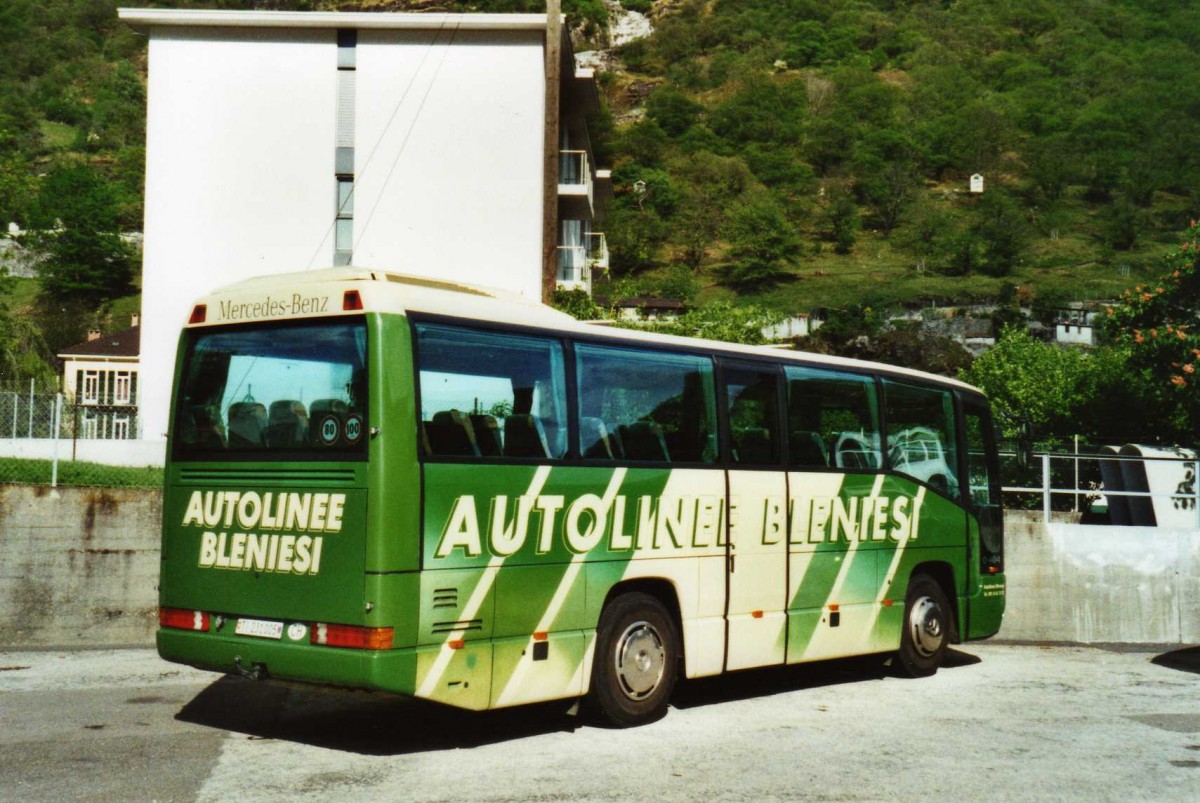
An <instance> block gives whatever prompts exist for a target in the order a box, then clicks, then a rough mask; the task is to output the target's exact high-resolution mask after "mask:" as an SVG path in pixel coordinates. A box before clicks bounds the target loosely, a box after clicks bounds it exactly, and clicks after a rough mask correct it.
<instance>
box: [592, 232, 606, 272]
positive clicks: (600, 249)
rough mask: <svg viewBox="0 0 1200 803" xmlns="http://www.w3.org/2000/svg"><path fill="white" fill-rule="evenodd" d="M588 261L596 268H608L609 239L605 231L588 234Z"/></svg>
mask: <svg viewBox="0 0 1200 803" xmlns="http://www.w3.org/2000/svg"><path fill="white" fill-rule="evenodd" d="M587 261H588V265H589V266H591V267H592V268H595V269H596V270H608V240H607V238H605V236H604V232H602V231H593V232H590V233H589V234H588V236H587Z"/></svg>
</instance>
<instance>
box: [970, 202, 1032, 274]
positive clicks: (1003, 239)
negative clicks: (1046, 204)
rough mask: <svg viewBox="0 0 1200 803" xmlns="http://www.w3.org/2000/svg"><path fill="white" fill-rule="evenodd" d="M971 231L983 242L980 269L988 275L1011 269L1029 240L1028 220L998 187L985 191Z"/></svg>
mask: <svg viewBox="0 0 1200 803" xmlns="http://www.w3.org/2000/svg"><path fill="white" fill-rule="evenodd" d="M973 231H974V234H975V236H976V237H978V239H979V242H980V244H981V245H982V246H983V261H982V263H981V264H980V265H979V269H980V270H981V271H982V272H983V273H986V274H988V275H989V276H1007V275H1008V274H1010V273H1012V270H1013V268H1014V267H1016V265H1017V263H1018V262H1019V261H1020V260H1021V257H1022V256H1024V254H1025V249H1026V248H1027V247H1028V243H1029V233H1028V231H1029V223H1028V221H1026V219H1025V216H1024V215H1023V214H1022V213H1021V209H1020V207H1019V206H1017V202H1016V201H1014V200H1013V198H1012V196H1011V195H1009V194H1008V193H1007V192H1005V191H1003V190H1001V189H999V188H996V189H993V190H991V191H989V192H987V193H985V194H984V196H983V198H981V199H980V201H979V219H978V220H977V222H976V223H975V225H974V227H973Z"/></svg>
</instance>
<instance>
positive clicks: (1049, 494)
mask: <svg viewBox="0 0 1200 803" xmlns="http://www.w3.org/2000/svg"><path fill="white" fill-rule="evenodd" d="M1001 456H1002V457H1005V458H1010V459H1011V458H1015V457H1016V454H1015V453H1012V452H1002V453H1001ZM1034 458H1035V464H1036V465H1038V466H1039V468H1040V474H1041V477H1040V479H1041V481H1040V483H1039V484H1038V485H1036V486H1031V485H1004V486H1003V487H1002V488H1001V490H1002V491H1003V492H1004V493H1005V494H1018V495H1021V494H1023V495H1040V496H1041V508H1042V517H1043V520H1044V521H1046V522H1047V523H1048V522H1049V521H1050V518H1051V513H1052V511H1054V509H1055V502H1054V500H1055V498H1062V497H1071V498H1072V501H1071V506H1070V510H1071V512H1075V513H1081V512H1086V510H1084V507H1083V506H1082V505H1081V502H1082V503H1086V502H1088V501H1091V500H1093V499H1096V500H1099V499H1100V498H1101V497H1102V498H1103V499H1104V500H1105V502H1106V503H1107V504H1106V510H1107V511H1109V512H1110V515H1111V510H1112V508H1113V505H1112V503H1111V501H1110V500H1116V501H1117V502H1118V503H1119V504H1128V502H1129V501H1130V500H1145V501H1144V502H1143V505H1146V504H1148V505H1150V506H1151V507H1150V509H1151V511H1152V512H1151V514H1150V516H1151V517H1152V518H1154V519H1155V520H1157V519H1158V517H1159V510H1158V508H1156V507H1154V505H1153V503H1154V500H1170V502H1171V508H1170V509H1165V508H1164V510H1165V511H1166V512H1167V513H1168V515H1170V514H1173V513H1174V511H1179V513H1178V515H1171V518H1172V519H1176V520H1179V521H1180V522H1184V521H1186V522H1187V523H1186V524H1185V525H1184V526H1194V527H1197V528H1200V481H1197V477H1198V476H1200V459H1197V458H1195V457H1163V456H1155V455H1118V454H1112V455H1108V454H1084V453H1072V452H1041V453H1037V454H1034ZM1063 463H1069V464H1070V465H1069V467H1068V470H1067V472H1066V476H1065V477H1064V476H1063V475H1064V472H1063V471H1062V470H1061V469H1060V470H1057V471H1056V470H1055V469H1056V468H1057V466H1056V464H1058V466H1061V464H1063ZM1147 463H1151V464H1157V465H1168V466H1169V465H1178V466H1179V472H1178V474H1177V475H1176V476H1175V477H1174V478H1172V479H1171V480H1170V481H1169V482H1168V483H1167V484H1168V485H1171V484H1174V486H1175V487H1174V488H1170V487H1168V488H1166V489H1163V488H1159V489H1157V490H1153V489H1150V485H1151V482H1150V481H1149V479H1148V477H1147V475H1146V473H1145V466H1146V464H1147ZM1104 464H1108V465H1110V466H1112V465H1113V464H1115V466H1116V467H1117V469H1118V470H1119V471H1122V473H1123V472H1124V470H1125V469H1127V468H1132V469H1134V470H1135V471H1137V470H1138V469H1139V468H1140V470H1141V472H1142V474H1141V476H1142V478H1143V480H1142V481H1143V482H1145V483H1146V484H1147V490H1144V491H1143V490H1126V489H1125V488H1123V487H1121V488H1116V487H1109V484H1108V483H1106V482H1104V480H1103V477H1102V476H1099V477H1098V476H1097V474H1101V475H1102V474H1103V466H1104ZM1092 467H1094V468H1095V469H1096V470H1094V471H1093V470H1089V469H1090V468H1092ZM1004 473H1005V472H1003V471H1002V472H1001V474H1002V475H1003V474H1004ZM1026 473H1028V472H1026ZM1056 475H1057V479H1056ZM1064 479H1065V480H1067V481H1068V483H1069V484H1064V483H1063V480H1064ZM1175 480H1178V482H1177V483H1176V482H1175ZM1159 482H1161V480H1160V481H1159ZM1143 509H1144V508H1143ZM1188 511H1190V515H1188ZM1131 524H1132V525H1133V526H1151V525H1150V522H1148V521H1147V522H1138V521H1132V522H1131Z"/></svg>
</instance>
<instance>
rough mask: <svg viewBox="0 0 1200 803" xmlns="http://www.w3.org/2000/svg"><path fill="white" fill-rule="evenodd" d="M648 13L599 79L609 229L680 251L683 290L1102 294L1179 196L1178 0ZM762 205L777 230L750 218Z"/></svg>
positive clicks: (752, 5)
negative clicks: (612, 206)
mask: <svg viewBox="0 0 1200 803" xmlns="http://www.w3.org/2000/svg"><path fill="white" fill-rule="evenodd" d="M638 5H643V6H644V5H648V4H644V3H642V4H638ZM652 16H653V17H654V20H655V26H656V27H655V32H654V34H653V35H652V36H651V37H649V38H648V39H645V40H640V41H637V42H634V43H631V44H629V45H626V46H625V47H624V48H622V49H621V50H620V52H619V55H620V58H621V61H622V63H623V65H624V67H625V72H623V73H616V74H613V75H610V76H609V77H608V78H607V79H606V82H605V86H606V97H607V98H608V100H609V104H610V107H611V109H612V111H613V114H614V118H615V119H616V120H619V121H621V122H620V123H618V124H617V125H616V126H615V133H614V138H613V146H614V147H613V152H612V157H613V160H614V162H615V164H616V166H617V168H616V170H615V172H614V177H615V179H616V184H617V192H618V201H617V209H616V211H615V214H614V215H613V220H612V221H611V222H610V223H609V224H608V231H609V243H610V247H611V248H612V249H613V251H614V260H615V263H616V264H617V265H618V266H619V267H620V268H621V269H623V270H639V269H645V270H651V271H653V270H655V269H656V268H661V267H662V266H665V265H669V264H682V265H685V266H686V267H687V268H688V269H689V270H692V271H694V272H695V273H696V274H697V277H698V279H699V282H700V285H701V286H702V287H703V288H704V289H703V290H702V292H701V294H700V297H701V299H702V300H703V299H706V298H715V297H731V296H734V295H740V296H742V297H747V296H748V297H749V298H751V299H753V300H755V301H757V302H760V303H763V304H766V305H770V306H774V307H777V308H780V309H782V310H787V311H790V310H797V309H799V310H806V309H810V308H812V307H815V306H822V305H829V306H835V307H836V306H845V305H850V304H855V303H863V302H867V303H875V304H885V305H886V304H894V303H901V302H915V301H921V300H926V299H929V300H934V299H944V300H946V301H951V302H957V301H966V300H972V299H979V300H987V299H990V298H995V297H996V296H997V295H998V294H1000V293H1002V292H1006V290H1005V285H1014V284H1015V285H1025V286H1027V287H1028V288H1029V290H1030V291H1031V292H1032V293H1033V294H1034V295H1041V296H1043V297H1047V298H1049V297H1055V298H1064V299H1066V298H1096V297H1111V296H1112V295H1114V294H1115V293H1116V292H1117V291H1119V290H1120V289H1123V288H1125V287H1127V286H1130V285H1131V284H1136V283H1137V281H1138V279H1139V277H1142V276H1147V275H1151V274H1152V273H1153V272H1154V270H1155V265H1156V264H1157V262H1158V259H1159V256H1160V255H1161V254H1162V253H1163V252H1164V251H1165V250H1166V248H1167V247H1168V246H1170V245H1173V244H1174V243H1175V242H1177V241H1178V236H1179V232H1180V231H1182V230H1183V229H1184V228H1185V227H1186V225H1187V222H1188V220H1189V216H1194V210H1196V209H1197V208H1198V207H1200V161H1198V160H1197V158H1196V156H1195V154H1196V153H1200V150H1198V146H1200V56H1197V52H1196V51H1197V47H1196V46H1197V44H1200V10H1198V9H1197V8H1196V7H1195V6H1194V5H1193V4H1189V3H1182V2H1178V3H1176V2H1130V1H1126V0H1093V1H1092V2H1087V3H1079V2H1065V1H1063V0H960V1H959V2H903V0H893V1H892V2H887V1H880V2H861V1H858V2H856V1H855V0H822V1H821V2H816V1H815V0H717V2H699V0H685V2H679V3H661V2H660V3H655V4H654V12H653V14H652ZM976 172H978V173H981V174H982V175H983V176H984V179H985V192H984V193H983V194H981V195H972V194H971V193H970V192H968V184H969V182H968V179H969V176H970V175H971V174H973V173H976ZM637 180H642V181H645V182H646V184H647V187H648V188H649V191H648V192H647V193H646V195H645V196H644V197H639V196H638V195H637V193H635V192H633V191H632V189H631V188H632V183H633V182H634V181H637ZM772 223H774V224H776V225H775V228H776V229H780V230H783V231H785V232H786V235H785V236H777V237H774V238H764V237H761V236H757V235H756V234H755V232H756V231H761V230H762V229H763V228H767V227H770V224H772ZM1008 291H1011V287H1010V288H1008Z"/></svg>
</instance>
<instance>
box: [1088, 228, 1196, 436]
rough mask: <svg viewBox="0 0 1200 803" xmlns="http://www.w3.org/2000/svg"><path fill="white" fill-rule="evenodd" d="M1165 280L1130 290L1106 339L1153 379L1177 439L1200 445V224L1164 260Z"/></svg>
mask: <svg viewBox="0 0 1200 803" xmlns="http://www.w3.org/2000/svg"><path fill="white" fill-rule="evenodd" d="M1163 268H1164V271H1163V275H1162V276H1161V277H1160V278H1159V279H1158V281H1156V282H1151V283H1150V284H1149V285H1139V286H1138V287H1137V288H1135V289H1134V290H1133V291H1132V292H1131V291H1126V292H1125V294H1124V295H1123V296H1122V297H1121V303H1119V304H1117V305H1115V306H1114V307H1112V308H1110V309H1109V310H1107V311H1106V312H1107V321H1106V325H1105V327H1104V330H1105V332H1106V334H1107V335H1108V336H1109V337H1110V338H1112V340H1113V341H1114V342H1115V343H1116V344H1117V345H1119V346H1123V347H1125V348H1126V349H1128V351H1129V365H1130V367H1131V368H1133V369H1134V370H1138V371H1143V372H1145V374H1146V375H1147V377H1149V378H1150V380H1151V385H1150V387H1149V388H1148V392H1149V393H1151V394H1153V396H1154V397H1155V398H1157V399H1158V400H1159V401H1161V402H1162V403H1163V404H1164V405H1165V407H1166V408H1167V410H1168V412H1169V418H1168V419H1167V420H1165V421H1163V424H1164V426H1165V427H1167V428H1169V429H1170V430H1171V434H1173V435H1174V436H1175V437H1177V438H1181V439H1184V440H1187V441H1190V442H1192V443H1195V442H1197V441H1198V440H1200V221H1192V223H1191V226H1190V227H1189V228H1188V230H1187V233H1186V234H1185V236H1184V240H1183V242H1182V243H1181V244H1180V245H1179V246H1178V247H1177V248H1175V249H1174V250H1173V251H1171V252H1169V253H1168V254H1166V255H1165V256H1164V258H1163Z"/></svg>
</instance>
